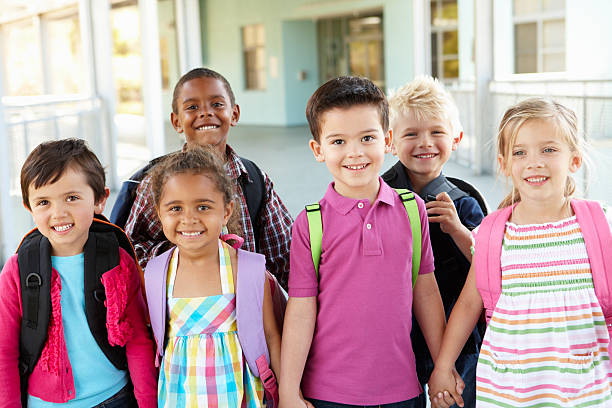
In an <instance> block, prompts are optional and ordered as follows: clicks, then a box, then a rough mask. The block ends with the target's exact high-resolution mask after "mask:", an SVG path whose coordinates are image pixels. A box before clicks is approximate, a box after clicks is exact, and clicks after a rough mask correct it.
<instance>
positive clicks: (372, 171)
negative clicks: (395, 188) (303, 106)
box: [310, 105, 391, 201]
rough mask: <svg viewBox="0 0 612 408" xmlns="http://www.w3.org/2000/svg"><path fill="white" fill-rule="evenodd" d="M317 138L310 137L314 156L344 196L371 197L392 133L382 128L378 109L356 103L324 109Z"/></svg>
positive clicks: (374, 197) (372, 196)
mask: <svg viewBox="0 0 612 408" xmlns="http://www.w3.org/2000/svg"><path fill="white" fill-rule="evenodd" d="M319 140H320V142H316V141H315V140H311V141H310V148H311V149H312V151H313V153H314V156H315V159H316V160H317V161H319V162H325V164H326V165H327V168H328V169H329V172H330V173H331V174H332V177H333V179H334V182H335V184H334V188H335V190H336V191H337V192H338V193H339V194H341V195H343V196H345V197H350V198H357V199H366V198H367V199H369V200H370V201H374V200H375V199H376V196H377V195H378V188H379V186H380V185H379V181H378V173H379V171H380V168H381V166H382V164H383V161H384V156H385V153H387V152H388V151H389V150H390V146H391V133H390V132H387V133H385V132H384V131H383V129H382V125H381V123H380V116H379V112H378V109H377V108H376V107H375V106H372V105H356V106H352V107H350V108H347V109H341V108H334V109H331V110H329V111H327V112H325V113H324V114H323V116H322V118H321V133H320V137H319Z"/></svg>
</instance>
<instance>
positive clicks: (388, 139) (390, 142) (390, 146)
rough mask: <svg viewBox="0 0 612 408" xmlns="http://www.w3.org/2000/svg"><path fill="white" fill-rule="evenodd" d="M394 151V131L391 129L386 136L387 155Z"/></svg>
mask: <svg viewBox="0 0 612 408" xmlns="http://www.w3.org/2000/svg"><path fill="white" fill-rule="evenodd" d="M392 149H393V129H391V128H389V130H388V131H387V135H386V136H385V154H386V153H389V152H390V151H392Z"/></svg>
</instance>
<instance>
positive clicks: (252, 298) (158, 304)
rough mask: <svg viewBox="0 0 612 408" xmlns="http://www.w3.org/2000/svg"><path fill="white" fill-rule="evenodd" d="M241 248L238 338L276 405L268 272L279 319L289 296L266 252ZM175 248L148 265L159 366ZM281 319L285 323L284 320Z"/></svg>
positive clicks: (256, 373) (147, 290) (148, 283)
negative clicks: (266, 308)
mask: <svg viewBox="0 0 612 408" xmlns="http://www.w3.org/2000/svg"><path fill="white" fill-rule="evenodd" d="M237 251H238V265H240V269H238V273H237V274H236V276H237V278H236V279H237V282H236V321H237V323H238V340H239V341H240V345H241V346H242V352H243V353H244V356H245V358H246V360H247V364H248V365H249V369H250V370H251V372H252V373H253V375H255V376H256V377H259V378H260V379H261V382H262V383H263V386H264V392H265V396H266V401H267V402H268V403H270V402H274V405H273V407H278V386H277V383H276V377H275V376H274V372H272V370H271V369H270V355H269V353H268V346H267V343H266V336H265V333H264V328H263V296H264V285H265V283H266V276H268V277H269V278H271V279H272V280H271V281H270V284H271V286H272V289H273V290H272V298H273V300H274V303H275V305H274V309H275V314H276V317H277V319H278V318H279V317H280V316H279V314H280V313H283V312H284V306H285V305H286V302H287V298H286V295H285V293H284V292H283V290H282V288H281V287H280V286H279V285H278V282H277V281H276V279H275V278H274V276H273V275H271V274H269V273H268V272H267V271H266V258H265V257H264V256H263V255H261V254H257V253H254V252H248V251H244V250H242V249H238V250H237ZM173 252H174V247H173V248H171V249H169V250H168V251H166V252H164V253H163V254H161V255H159V256H156V257H155V258H153V259H151V260H150V261H149V263H148V264H147V267H146V269H145V289H146V294H147V303H148V307H149V316H150V318H151V328H152V329H153V334H154V336H155V342H156V345H157V353H156V357H155V365H156V366H157V367H159V365H160V361H161V357H162V356H163V354H164V342H165V335H166V309H167V307H166V295H167V294H166V288H167V279H168V264H169V263H170V259H171V258H172V253H173ZM240 271H243V272H242V273H241V272H240ZM283 301H284V303H283ZM281 316H282V315H281ZM279 323H282V320H280V322H279Z"/></svg>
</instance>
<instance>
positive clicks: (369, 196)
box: [334, 178, 380, 204]
mask: <svg viewBox="0 0 612 408" xmlns="http://www.w3.org/2000/svg"><path fill="white" fill-rule="evenodd" d="M334 190H336V192H337V193H338V194H340V195H341V196H343V197H347V198H353V199H355V200H368V201H369V202H370V204H372V203H373V202H374V201H376V197H378V191H379V190H380V180H379V179H378V178H376V182H372V183H370V184H368V185H365V186H363V187H357V188H352V187H347V186H345V185H343V184H338V183H335V184H334Z"/></svg>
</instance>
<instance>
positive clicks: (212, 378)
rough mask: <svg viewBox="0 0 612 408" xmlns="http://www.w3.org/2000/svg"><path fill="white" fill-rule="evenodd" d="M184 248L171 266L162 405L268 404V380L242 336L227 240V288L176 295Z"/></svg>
mask: <svg viewBox="0 0 612 408" xmlns="http://www.w3.org/2000/svg"><path fill="white" fill-rule="evenodd" d="M178 253H179V251H178V249H177V250H176V251H174V255H173V256H172V260H171V262H170V266H169V268H168V274H169V275H170V277H169V279H168V309H169V313H170V322H169V333H168V344H167V345H166V350H165V354H164V359H163V362H162V366H161V369H160V375H159V384H158V403H159V406H160V407H196V406H201V407H209V408H213V407H231V408H235V407H240V406H242V407H248V408H255V407H262V406H263V403H262V400H263V386H262V383H261V381H260V380H259V378H257V377H255V376H254V375H253V374H251V372H250V370H249V368H248V366H247V364H246V360H245V359H244V356H243V354H242V347H241V346H240V342H239V341H238V332H237V324H236V295H235V293H234V278H233V275H232V268H231V262H230V257H229V251H228V249H227V244H225V243H223V242H222V241H219V259H220V267H219V273H220V276H221V287H222V292H223V294H221V295H214V296H206V297H196V298H174V297H172V293H173V290H174V281H175V278H176V268H177V265H178Z"/></svg>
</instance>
